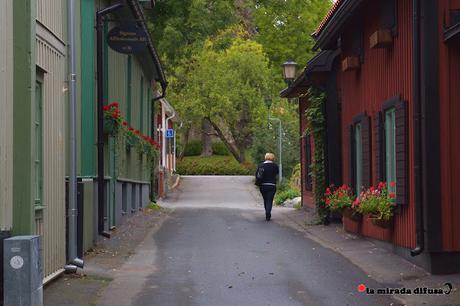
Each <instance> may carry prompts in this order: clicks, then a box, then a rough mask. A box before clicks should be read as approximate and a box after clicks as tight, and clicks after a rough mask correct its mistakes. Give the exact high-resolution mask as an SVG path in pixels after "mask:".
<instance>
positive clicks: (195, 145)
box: [184, 140, 203, 156]
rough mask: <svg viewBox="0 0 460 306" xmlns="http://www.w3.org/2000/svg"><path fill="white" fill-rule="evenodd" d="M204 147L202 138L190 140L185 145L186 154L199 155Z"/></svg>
mask: <svg viewBox="0 0 460 306" xmlns="http://www.w3.org/2000/svg"><path fill="white" fill-rule="evenodd" d="M202 148H203V144H202V143H201V141H200V140H193V141H190V142H189V143H188V144H187V145H186V146H185V151H184V156H199V155H200V154H201V150H202Z"/></svg>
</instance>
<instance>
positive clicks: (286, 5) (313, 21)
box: [253, 0, 332, 69]
mask: <svg viewBox="0 0 460 306" xmlns="http://www.w3.org/2000/svg"><path fill="white" fill-rule="evenodd" d="M331 4H332V1H330V0H309V1H305V0H289V1H285V0H255V9H254V13H253V14H254V17H255V18H254V19H255V24H256V27H257V29H258V31H257V35H256V37H255V38H256V40H257V41H258V42H259V43H261V44H262V45H263V46H264V51H265V52H266V53H267V54H268V57H269V58H270V61H271V63H272V65H273V67H275V68H276V69H279V68H278V67H280V65H281V64H282V63H283V62H285V61H286V60H288V59H293V60H295V61H296V62H297V63H299V64H300V65H304V64H305V63H306V62H307V61H308V60H309V59H310V58H311V57H312V56H313V54H314V52H313V51H312V47H313V45H314V40H313V38H312V37H311V33H313V32H314V31H315V29H316V27H317V25H318V24H319V23H320V22H321V20H322V19H323V17H324V16H325V15H326V13H327V11H328V9H329V8H330V7H331Z"/></svg>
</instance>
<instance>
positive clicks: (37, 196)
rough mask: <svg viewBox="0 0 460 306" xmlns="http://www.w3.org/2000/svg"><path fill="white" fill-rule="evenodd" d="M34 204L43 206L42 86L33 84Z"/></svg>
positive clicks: (37, 83)
mask: <svg viewBox="0 0 460 306" xmlns="http://www.w3.org/2000/svg"><path fill="white" fill-rule="evenodd" d="M33 118H34V135H33V141H34V167H35V169H34V170H35V177H34V204H35V205H36V206H43V84H42V83H41V82H39V81H37V82H36V84H35V107H34V116H33Z"/></svg>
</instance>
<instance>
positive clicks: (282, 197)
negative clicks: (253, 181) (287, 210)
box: [275, 189, 300, 205]
mask: <svg viewBox="0 0 460 306" xmlns="http://www.w3.org/2000/svg"><path fill="white" fill-rule="evenodd" d="M297 197H300V192H299V191H298V190H294V189H287V190H284V191H281V192H280V191H278V192H277V193H276V195H275V204H276V205H281V204H283V203H284V201H286V200H290V199H294V198H297Z"/></svg>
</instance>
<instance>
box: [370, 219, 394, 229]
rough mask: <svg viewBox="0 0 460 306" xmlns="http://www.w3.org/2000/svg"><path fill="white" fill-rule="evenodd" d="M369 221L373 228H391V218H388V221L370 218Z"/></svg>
mask: <svg viewBox="0 0 460 306" xmlns="http://www.w3.org/2000/svg"><path fill="white" fill-rule="evenodd" d="M369 219H370V220H371V222H372V224H374V225H375V226H378V227H381V228H384V229H388V228H393V218H390V220H382V219H378V218H374V217H372V216H370V217H369Z"/></svg>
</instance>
